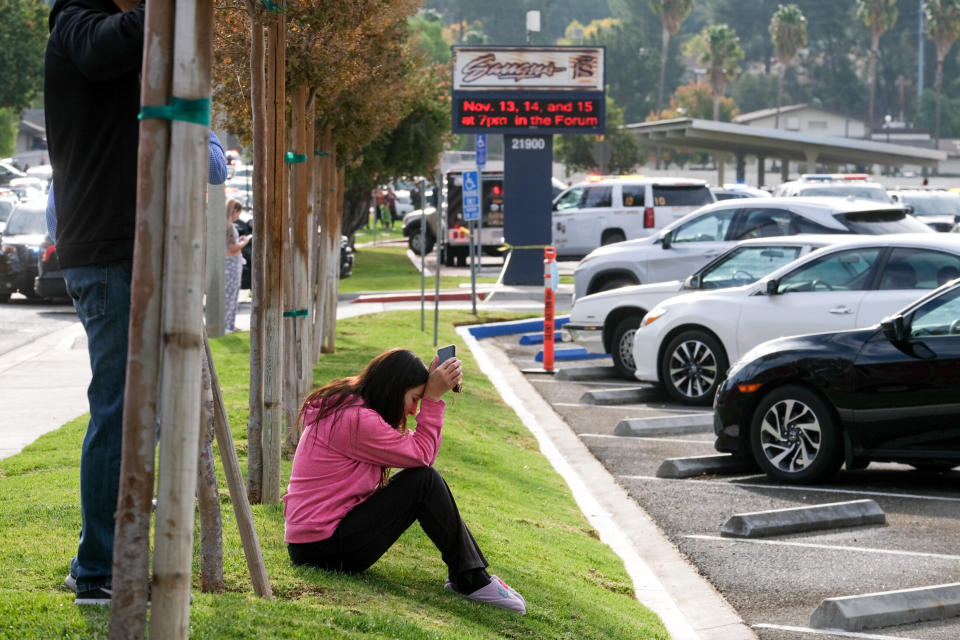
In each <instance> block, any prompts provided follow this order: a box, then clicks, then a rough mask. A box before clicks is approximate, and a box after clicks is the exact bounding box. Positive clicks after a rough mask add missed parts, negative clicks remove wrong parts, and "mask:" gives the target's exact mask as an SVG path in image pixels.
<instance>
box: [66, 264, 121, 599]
mask: <svg viewBox="0 0 960 640" xmlns="http://www.w3.org/2000/svg"><path fill="white" fill-rule="evenodd" d="M131 272H132V265H131V263H130V262H117V263H112V264H105V265H96V266H90V267H74V268H71V269H64V279H65V280H66V281H67V291H68V292H69V294H70V297H72V298H73V306H74V307H75V308H76V310H77V315H78V316H80V322H81V323H82V324H83V328H84V331H86V333H87V349H88V351H89V353H90V369H91V371H92V374H93V377H92V379H91V381H90V386H89V387H88V388H87V400H88V401H89V403H90V422H89V424H88V425H87V434H86V436H85V437H84V439H83V448H82V449H81V451H80V515H81V527H80V544H79V546H78V547H77V555H76V557H75V558H74V559H73V560H72V561H71V562H70V574H71V575H72V576H73V577H74V578H76V580H77V590H78V591H86V590H90V589H96V588H98V587H109V586H110V582H111V575H112V573H113V532H114V526H115V522H114V514H115V512H116V510H117V493H118V492H119V488H120V457H121V440H122V436H123V395H124V385H125V384H126V374H127V334H128V331H129V324H130V280H131Z"/></svg>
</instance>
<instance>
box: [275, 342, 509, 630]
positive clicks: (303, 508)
mask: <svg viewBox="0 0 960 640" xmlns="http://www.w3.org/2000/svg"><path fill="white" fill-rule="evenodd" d="M462 380H463V371H462V367H461V363H460V361H459V360H458V359H456V358H449V359H448V360H446V361H445V362H439V363H438V362H437V359H436V358H434V360H433V362H432V363H431V364H430V367H429V369H428V368H427V367H426V366H424V364H423V362H422V361H421V360H420V359H419V358H418V357H417V356H416V355H414V354H413V353H412V352H410V351H407V350H406V349H391V350H389V351H385V352H384V353H381V354H380V355H379V356H377V357H376V358H374V359H373V360H372V361H371V362H370V363H369V364H368V365H367V366H366V368H364V370H363V371H362V372H361V373H360V375H357V376H353V377H350V378H341V379H339V380H334V381H333V382H330V383H328V384H327V385H325V386H323V387H321V388H320V389H318V390H316V391H314V392H313V393H312V394H311V395H310V396H309V397H308V398H307V399H306V401H305V402H304V403H303V407H302V408H301V409H300V415H299V422H300V423H301V425H302V426H303V427H305V430H304V432H303V435H302V436H301V437H300V443H299V445H298V446H297V452H296V454H295V455H294V458H293V469H292V471H291V474H290V485H289V488H288V491H287V495H285V496H284V498H283V501H284V520H285V522H286V533H285V536H284V538H285V540H286V542H287V550H288V552H289V554H290V559H291V560H292V561H293V563H294V564H298V565H308V566H314V567H320V568H323V569H328V570H332V571H344V572H347V573H359V572H362V571H364V570H366V569H367V568H368V567H370V566H371V565H372V564H373V563H375V562H376V561H377V560H378V559H379V558H380V557H381V556H382V555H383V554H384V553H386V551H387V550H388V549H389V548H390V547H391V546H392V545H393V543H394V542H396V540H397V539H398V538H399V537H400V535H401V534H402V533H403V532H404V531H405V530H406V529H407V528H408V527H409V526H410V525H411V524H413V522H414V521H419V523H420V526H421V527H422V528H423V530H424V532H425V533H426V534H427V536H428V537H429V538H430V540H431V541H432V542H433V544H434V545H436V547H437V549H439V550H440V556H441V558H442V559H443V562H444V563H445V564H446V565H447V577H448V579H447V581H446V583H445V584H444V588H446V589H447V590H448V591H453V592H455V593H459V594H461V595H464V596H466V597H467V598H470V599H471V600H476V601H478V602H484V603H487V604H491V605H494V606H496V607H502V608H504V609H509V610H511V611H515V612H517V613H521V614H523V613H526V610H527V605H526V601H524V599H523V597H522V596H521V595H520V594H519V593H517V592H516V591H515V590H513V589H511V588H510V587H509V586H508V585H507V584H506V583H505V582H504V581H503V580H500V579H499V578H498V577H497V576H491V575H490V574H488V573H487V571H486V567H487V566H488V564H487V560H486V558H484V557H483V553H482V552H481V551H480V548H479V547H478V546H477V543H476V542H475V541H474V539H473V536H472V535H471V534H470V531H469V529H467V525H466V524H464V522H463V519H462V518H461V517H460V511H459V510H458V509H457V504H456V502H455V501H454V499H453V494H452V493H451V492H450V487H448V486H447V483H446V482H445V481H444V479H443V477H442V476H441V475H440V474H439V473H438V472H437V470H436V469H434V468H433V467H432V466H431V465H432V464H433V462H434V460H436V458H437V453H438V452H439V450H440V441H441V431H442V429H443V415H444V408H445V406H446V405H445V404H444V402H443V395H444V394H445V393H447V392H448V391H450V390H451V389H453V388H454V387H455V386H456V385H457V384H459V383H460V382H461V381H462ZM418 408H419V410H418ZM411 415H416V417H417V429H416V431H410V430H408V429H407V428H406V421H407V416H411ZM391 467H393V468H400V469H403V470H402V471H400V472H399V473H397V474H396V475H394V476H392V477H391V476H390V473H389V469H390V468H391Z"/></svg>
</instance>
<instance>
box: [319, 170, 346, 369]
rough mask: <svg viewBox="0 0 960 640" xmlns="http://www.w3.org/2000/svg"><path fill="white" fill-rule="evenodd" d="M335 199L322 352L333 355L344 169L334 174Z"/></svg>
mask: <svg viewBox="0 0 960 640" xmlns="http://www.w3.org/2000/svg"><path fill="white" fill-rule="evenodd" d="M335 178H336V182H335V184H336V185H337V186H336V189H337V193H336V195H337V197H336V200H335V203H334V205H335V206H334V213H333V220H332V224H333V233H332V234H331V239H332V241H333V246H332V247H331V249H330V251H331V253H330V258H331V259H330V261H329V263H328V265H329V268H330V272H329V273H328V275H327V279H328V281H329V283H330V301H331V303H330V304H329V305H328V306H327V308H326V314H327V321H326V323H325V327H324V340H323V352H324V353H335V352H336V350H337V343H336V337H337V302H338V300H337V298H338V295H339V292H340V232H341V230H342V229H343V192H344V190H345V189H344V187H345V185H346V169H344V168H343V167H339V168H337V169H336V174H335Z"/></svg>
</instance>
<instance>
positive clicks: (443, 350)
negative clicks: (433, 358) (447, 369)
mask: <svg viewBox="0 0 960 640" xmlns="http://www.w3.org/2000/svg"><path fill="white" fill-rule="evenodd" d="M456 357H457V345H455V344H448V345H447V346H445V347H440V348H439V349H437V366H440V365H441V364H443V363H444V362H446V361H447V360H449V359H450V358H456ZM461 391H463V385H462V384H458V385H457V386H455V387H454V388H453V392H454V393H460V392H461Z"/></svg>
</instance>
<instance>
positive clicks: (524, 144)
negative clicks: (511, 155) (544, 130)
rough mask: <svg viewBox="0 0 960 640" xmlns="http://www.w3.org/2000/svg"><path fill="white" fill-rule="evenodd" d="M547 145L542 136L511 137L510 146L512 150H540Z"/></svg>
mask: <svg viewBox="0 0 960 640" xmlns="http://www.w3.org/2000/svg"><path fill="white" fill-rule="evenodd" d="M546 146H547V142H546V140H544V139H543V138H513V139H512V140H510V148H511V149H512V150H514V151H542V150H543V149H545V148H546Z"/></svg>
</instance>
